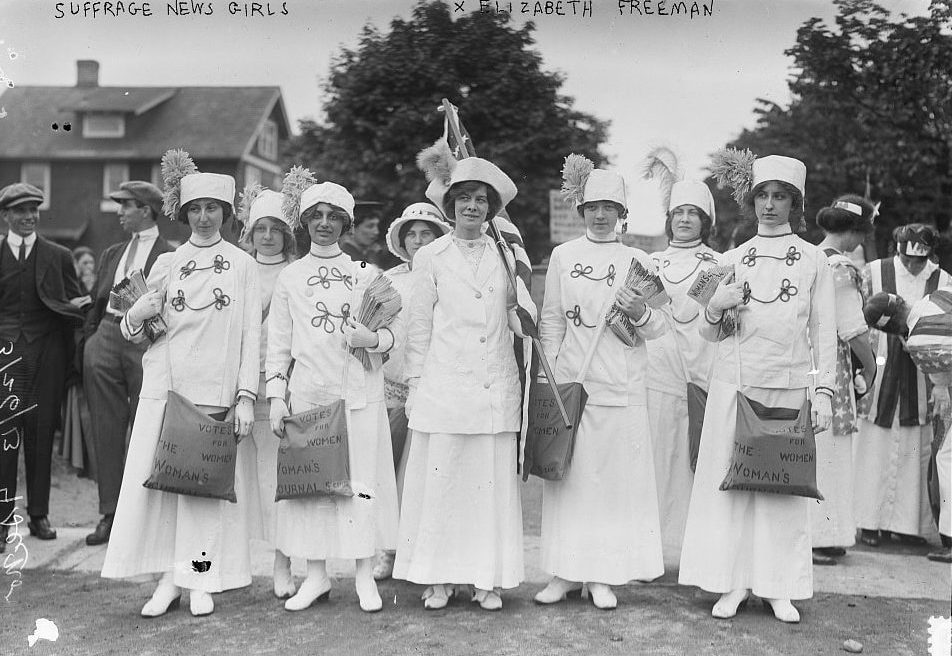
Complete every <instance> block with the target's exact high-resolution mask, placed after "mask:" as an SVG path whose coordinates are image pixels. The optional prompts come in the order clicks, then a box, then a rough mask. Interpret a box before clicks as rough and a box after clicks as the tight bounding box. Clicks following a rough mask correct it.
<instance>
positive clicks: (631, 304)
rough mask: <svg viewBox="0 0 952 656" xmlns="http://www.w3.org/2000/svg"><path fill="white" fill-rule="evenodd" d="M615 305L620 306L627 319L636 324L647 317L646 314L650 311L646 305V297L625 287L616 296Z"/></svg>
mask: <svg viewBox="0 0 952 656" xmlns="http://www.w3.org/2000/svg"><path fill="white" fill-rule="evenodd" d="M615 304H616V305H618V309H619V310H621V311H622V312H623V313H624V314H625V316H626V317H628V318H629V319H631V320H632V321H635V322H638V321H640V320H641V318H642V317H643V316H644V315H645V312H647V311H648V306H647V305H645V297H644V296H642V295H641V293H639V292H636V291H632V290H630V289H625V288H624V287H622V288H621V289H619V290H618V293H617V294H615Z"/></svg>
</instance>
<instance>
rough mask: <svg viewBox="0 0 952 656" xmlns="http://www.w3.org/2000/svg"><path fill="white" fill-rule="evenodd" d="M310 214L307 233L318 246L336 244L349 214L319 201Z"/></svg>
mask: <svg viewBox="0 0 952 656" xmlns="http://www.w3.org/2000/svg"><path fill="white" fill-rule="evenodd" d="M309 214H310V218H309V219H308V221H307V233H308V234H309V235H310V236H311V242H312V243H314V244H317V245H318V246H330V245H331V244H336V243H337V240H338V239H340V233H341V232H342V231H343V230H344V226H345V225H346V224H347V214H345V213H344V212H342V211H341V210H339V209H338V208H336V207H334V206H333V205H328V204H327V203H318V204H317V205H316V206H315V207H314V209H313V210H311V211H310V212H309Z"/></svg>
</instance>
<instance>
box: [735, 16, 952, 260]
mask: <svg viewBox="0 0 952 656" xmlns="http://www.w3.org/2000/svg"><path fill="white" fill-rule="evenodd" d="M835 5H836V9H837V14H836V17H835V23H836V28H835V29H833V28H831V27H829V26H827V25H826V24H825V23H824V22H823V21H822V20H821V19H819V18H813V19H811V20H809V21H807V22H806V23H804V24H803V25H802V26H801V27H800V29H799V30H798V32H797V40H796V43H795V45H794V46H793V47H791V48H790V49H788V50H787V51H786V54H787V55H788V56H790V57H792V58H793V68H792V77H791V79H790V80H789V88H790V92H791V96H792V100H791V103H790V105H789V106H788V107H781V106H779V105H777V104H775V103H771V102H769V101H766V100H763V99H758V101H757V107H756V109H755V112H756V115H757V122H756V126H755V127H754V128H753V129H751V130H745V131H744V132H743V133H742V134H741V135H740V136H739V137H738V138H737V139H736V140H735V141H734V142H733V143H732V144H731V145H733V146H735V147H740V148H750V149H751V150H752V151H754V152H755V153H757V154H759V155H767V154H771V153H776V154H784V155H789V156H792V157H797V158H799V159H801V160H803V161H804V162H805V163H806V165H807V169H808V175H807V217H808V221H809V222H810V227H811V228H812V229H813V230H816V228H815V225H814V224H813V223H812V218H813V217H815V215H816V212H817V211H818V210H819V209H820V208H821V207H822V206H824V205H828V204H829V203H830V202H831V201H832V200H833V198H834V197H835V196H837V195H840V194H843V193H859V194H861V195H862V194H864V193H866V192H867V191H868V193H869V196H870V198H871V199H873V200H874V201H882V209H881V212H882V213H881V214H880V216H879V217H878V219H877V230H876V242H877V251H878V252H879V253H880V254H883V253H885V252H886V249H887V246H888V244H889V241H890V236H891V232H892V229H893V228H894V227H895V226H897V225H902V224H905V223H909V222H913V221H919V222H923V223H929V224H933V225H935V226H937V227H938V228H939V229H940V230H945V231H948V229H949V222H950V212H952V31H950V27H952V22H950V19H952V9H950V6H949V4H948V2H947V0H933V2H932V5H931V6H930V9H929V13H928V15H925V16H907V15H904V14H902V15H900V16H898V17H894V16H892V15H890V13H889V12H888V11H887V10H886V9H884V8H883V7H881V6H880V5H878V4H876V3H875V2H873V1H872V0H835ZM728 198H729V196H727V195H726V194H722V195H721V196H720V199H722V200H725V206H726V205H727V203H726V200H727V199H728ZM731 209H732V210H733V211H734V213H735V214H736V205H733V207H732V208H731ZM726 214H727V213H726Z"/></svg>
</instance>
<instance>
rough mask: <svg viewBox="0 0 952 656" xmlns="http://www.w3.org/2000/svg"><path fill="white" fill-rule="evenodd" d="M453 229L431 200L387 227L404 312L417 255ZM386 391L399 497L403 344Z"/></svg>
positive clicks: (388, 370)
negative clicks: (401, 261)
mask: <svg viewBox="0 0 952 656" xmlns="http://www.w3.org/2000/svg"><path fill="white" fill-rule="evenodd" d="M451 230H452V228H450V226H449V225H447V223H446V222H445V221H444V220H443V214H442V213H441V212H440V210H438V209H437V208H436V206H435V205H431V204H430V203H413V204H412V205H408V206H407V208H406V209H404V210H403V213H402V214H401V215H400V216H399V217H398V218H397V219H395V220H394V221H393V222H392V223H391V224H390V227H389V228H388V229H387V248H388V249H389V250H390V252H391V253H393V254H394V255H396V256H397V257H399V258H400V259H401V260H403V264H398V265H397V266H395V267H393V268H392V269H388V270H387V271H386V273H385V275H386V276H387V278H389V279H390V282H391V283H392V284H393V286H394V288H395V289H396V290H397V291H398V292H399V293H400V298H402V299H403V308H404V309H403V311H404V312H406V311H407V310H406V308H407V307H408V306H409V305H410V299H411V298H412V296H413V290H414V288H415V287H416V285H417V278H418V276H417V271H415V270H414V269H413V258H414V256H415V255H416V254H417V252H418V251H419V250H420V249H421V248H423V247H424V246H426V245H427V244H429V243H430V242H432V241H433V240H434V239H436V238H437V237H442V236H443V235H445V234H448V233H449V232H450V231H451ZM383 382H384V394H385V397H386V403H387V416H388V417H389V419H390V443H391V445H392V446H393V469H394V471H395V472H396V476H397V500H398V501H399V500H400V498H401V497H402V495H403V476H404V473H405V471H406V466H407V453H408V450H407V440H408V437H409V435H408V433H409V426H408V420H407V412H406V403H407V394H408V393H409V391H410V390H409V387H407V377H406V373H405V372H404V348H403V345H402V344H401V345H400V346H399V347H398V348H395V349H393V351H391V353H390V359H388V360H387V361H386V362H385V363H384V365H383ZM395 553H396V552H394V551H381V552H380V553H379V554H378V555H377V564H376V565H375V566H374V578H375V579H376V580H378V581H379V580H381V579H387V578H390V576H391V574H393V561H394V556H395Z"/></svg>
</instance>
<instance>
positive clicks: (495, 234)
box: [443, 98, 572, 429]
mask: <svg viewBox="0 0 952 656" xmlns="http://www.w3.org/2000/svg"><path fill="white" fill-rule="evenodd" d="M443 113H444V114H445V115H446V124H447V125H448V126H449V129H450V130H451V131H452V132H453V138H454V139H456V144H457V146H458V148H459V154H460V156H459V159H466V158H467V157H469V156H470V154H469V149H468V148H467V147H466V143H465V142H464V141H463V134H462V131H461V130H460V129H459V125H458V124H457V123H456V120H455V114H454V113H453V105H451V104H450V101H449V100H447V99H446V98H443ZM494 219H495V217H489V225H488V226H487V228H488V229H487V232H488V233H489V236H490V237H491V238H492V239H493V241H495V242H496V248H497V249H498V250H499V257H501V258H502V264H503V267H504V268H505V269H506V275H507V277H508V279H509V286H510V287H511V288H512V293H513V294H514V295H515V296H516V299H517V301H516V315H517V316H518V317H519V323H520V325H521V327H522V332H523V333H524V334H525V335H526V337H529V338H530V339H531V340H532V345H533V346H534V347H535V349H536V352H537V353H538V355H539V364H541V365H542V369H543V371H545V377H546V380H547V381H548V383H549V387H550V388H552V395H553V396H554V397H555V403H556V405H557V406H558V408H559V413H560V414H561V415H562V423H564V424H565V427H566V428H568V429H570V428H572V420H571V419H569V413H568V411H567V410H566V409H565V404H564V403H563V402H562V395H561V394H559V386H558V384H557V383H556V382H555V375H554V374H553V373H552V367H551V365H550V364H549V359H548V358H547V357H546V356H545V350H544V349H543V348H542V340H541V339H540V338H539V329H538V328H537V327H536V325H535V321H534V320H533V319H532V317H531V316H529V313H528V312H527V311H526V310H525V308H523V307H522V306H521V305H519V302H518V298H519V291H518V290H519V288H518V286H517V282H516V273H515V271H514V270H513V268H512V266H511V265H510V264H509V260H508V259H506V249H507V248H509V246H508V245H507V244H505V242H504V241H503V239H502V235H501V234H500V233H499V229H498V228H497V227H496V222H495V220H494Z"/></svg>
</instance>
